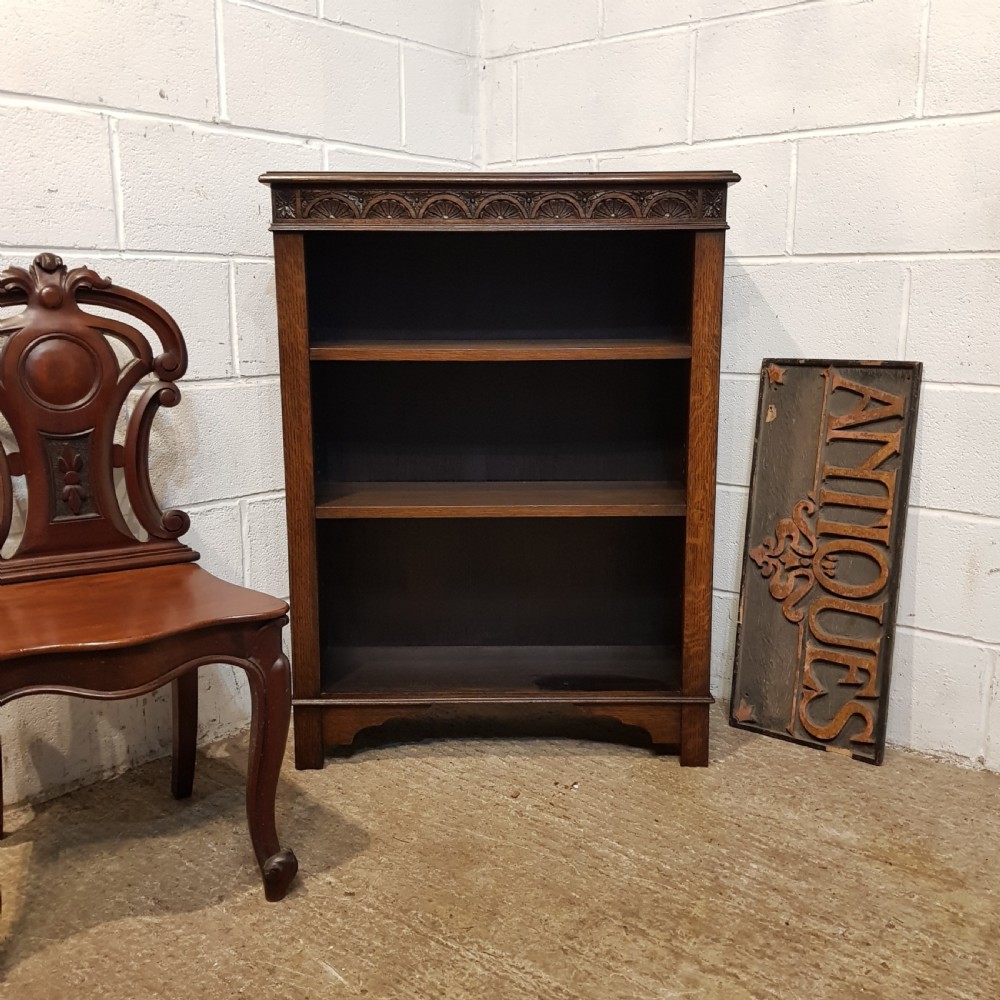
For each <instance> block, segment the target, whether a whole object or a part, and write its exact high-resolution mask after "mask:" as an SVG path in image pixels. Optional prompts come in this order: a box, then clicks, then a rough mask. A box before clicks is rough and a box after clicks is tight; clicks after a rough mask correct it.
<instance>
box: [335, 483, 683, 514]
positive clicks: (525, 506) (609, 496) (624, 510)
mask: <svg viewBox="0 0 1000 1000" xmlns="http://www.w3.org/2000/svg"><path fill="white" fill-rule="evenodd" d="M316 494H317V495H316V517H318V518H354V517H683V516H684V513H685V503H684V487H683V485H681V484H671V483H647V482H636V481H628V480H626V481H624V482H612V481H607V480H600V481H598V482H541V481H537V480H536V481H529V482H485V483H475V482H443V483H441V482H439V483H426V482H415V483H414V482H408V483H386V482H381V483H330V484H326V485H320V486H317V490H316Z"/></svg>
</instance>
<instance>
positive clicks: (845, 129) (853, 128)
mask: <svg viewBox="0 0 1000 1000" xmlns="http://www.w3.org/2000/svg"><path fill="white" fill-rule="evenodd" d="M991 121H1000V111H967V112H964V113H961V114H944V115H927V116H925V117H923V118H912V117H910V118H891V119H886V120H884V121H878V122H858V123H854V124H849V125H822V126H819V127H817V128H811V129H794V130H790V131H784V132H755V133H752V134H750V135H741V136H731V137H726V138H713V139H695V141H694V142H693V143H692V144H690V145H689V144H688V143H687V142H672V143H665V144H664V143H658V144H655V145H648V146H646V145H638V146H620V147H616V148H613V149H579V150H574V151H573V152H571V153H553V154H551V155H546V156H525V157H520V158H518V159H517V161H516V162H517V163H518V164H519V165H521V166H531V165H535V164H537V165H539V166H542V165H544V164H546V163H558V162H559V160H566V159H573V158H575V157H582V156H597V157H598V158H599V159H601V160H603V159H605V158H619V157H622V156H625V155H627V154H629V153H642V154H644V155H645V154H649V153H671V152H677V151H680V150H691V149H729V148H735V147H739V146H757V145H767V144H772V143H781V142H791V141H793V140H799V139H824V138H837V137H840V136H855V135H879V134H882V133H892V132H908V131H912V130H916V129H922V128H927V129H930V128H935V127H938V128H946V127H949V126H962V125H975V124H978V123H988V122H991ZM616 169H617V168H616Z"/></svg>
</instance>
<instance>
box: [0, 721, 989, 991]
mask: <svg viewBox="0 0 1000 1000" xmlns="http://www.w3.org/2000/svg"><path fill="white" fill-rule="evenodd" d="M716 722H717V723H718V725H717V726H716V728H715V731H714V733H713V753H712V757H713V761H712V765H711V766H710V767H709V768H708V770H686V769H685V770H682V769H681V768H680V767H678V765H677V761H676V759H675V758H670V757H667V758H657V757H654V756H651V755H650V754H649V752H648V751H646V750H644V749H642V748H639V747H632V746H621V745H614V744H610V743H594V742H585V741H578V740H552V739H517V740H501V739H488V740H471V739H458V740H446V741H435V742H423V743H411V744H409V745H405V744H404V745H396V746H389V747H383V748H381V749H368V750H365V751H363V752H361V753H357V754H355V756H354V757H352V758H349V759H340V760H331V761H329V762H328V763H327V766H326V768H325V769H324V770H322V771H307V772H295V771H294V770H292V769H291V768H290V767H286V771H285V774H284V776H283V779H282V783H281V786H280V789H279V826H280V829H281V831H282V834H283V837H284V839H285V841H286V842H287V843H288V844H289V845H290V846H292V847H293V848H294V849H295V850H296V851H297V853H298V856H299V860H300V863H301V869H302V870H301V873H300V876H299V880H298V882H297V883H296V884H294V886H293V890H292V892H291V893H290V895H289V896H288V898H287V899H286V900H285V901H284V902H283V903H277V904H267V903H265V901H264V897H263V893H262V892H261V889H260V885H259V882H258V879H257V873H256V870H255V869H254V868H253V867H252V865H251V854H250V845H249V840H248V838H247V836H246V830H245V826H244V820H243V811H242V810H243V800H242V794H243V777H242V774H243V764H244V756H245V749H244V743H243V741H241V740H235V741H231V742H229V743H225V744H220V745H217V746H215V747H213V748H211V750H210V752H209V754H208V756H207V757H203V758H200V759H199V775H198V778H197V780H196V785H195V796H194V798H193V800H191V801H190V802H188V803H176V802H174V801H173V800H172V799H171V798H170V796H169V792H168V786H169V780H168V774H169V768H168V764H167V762H166V761H159V762H156V763H154V764H150V765H147V766H145V767H142V768H139V769H138V770H135V771H132V772H130V773H129V774H127V775H125V776H124V777H122V778H119V779H118V780H115V781H110V782H106V783H103V784H100V785H96V786H92V787H90V788H86V789H83V790H81V791H78V792H75V793H73V794H71V795H66V796H64V797H62V798H60V799H56V800H54V801H52V802H49V803H46V804H44V805H40V806H36V807H34V808H25V809H21V810H8V814H7V822H8V828H9V829H10V830H11V831H12V835H11V836H10V837H8V838H7V839H6V840H4V841H3V842H2V843H0V884H2V891H3V910H2V915H0V931H2V935H3V951H2V957H0V968H2V973H0V996H4V997H7V996H9V997H16V998H18V1000H22V998H23V1000H30V998H35V997H38V998H44V1000H51V998H62V997H66V998H69V997H73V998H89V997H100V998H102V1000H119V998H128V1000H141V998H146V997H165V998H173V997H176V998H178V1000H181V998H183V1000H202V998H205V1000H208V998H223V997H224V998H230V997H238V996H247V997H259V998H267V1000H271V998H285V997H296V998H298V997H303V998H326V997H333V998H338V997H368V998H371V1000H397V998H399V1000H402V998H407V1000H416V998H420V1000H452V998H456V1000H457V998H463V1000H464V998H469V1000H480V998H483V1000H508V998H509V1000H514V998H538V1000H647V998H648V1000H665V998H669V997H684V998H698V997H704V998H721V1000H742V998H751V997H752V998H755V1000H763V998H780V1000H806V998H810V1000H814V998H818V1000H821V998H834V997H836V998H846V997H884V998H893V1000H895V998H899V1000H912V998H917V997H928V998H934V1000H939V998H951V997H955V998H957V997H962V998H972V997H976V998H979V997H982V998H989V1000H996V998H997V997H998V996H1000V962H998V955H1000V850H998V834H1000V775H996V774H988V773H981V772H973V771H966V770H961V769H958V768H955V767H952V766H950V765H947V764H944V763H939V762H934V761H929V760H926V759H922V758H920V757H917V756H914V755H910V754H904V753H899V752H896V753H892V752H890V753H889V754H888V757H887V762H886V764H885V766H884V767H882V768H881V769H878V768H873V767H868V766H866V765H864V764H859V763H856V762H853V761H850V760H845V759H842V758H840V757H837V756H833V755H828V754H826V755H825V754H821V753H816V752H814V751H810V750H806V749H803V748H799V747H793V746H789V745H787V744H783V743H779V742H776V741H773V740H767V739H762V738H759V737H754V736H751V735H749V734H746V733H740V732H736V731H734V730H730V729H728V728H726V727H725V726H724V725H723V724H722V722H721V719H717V720H716Z"/></svg>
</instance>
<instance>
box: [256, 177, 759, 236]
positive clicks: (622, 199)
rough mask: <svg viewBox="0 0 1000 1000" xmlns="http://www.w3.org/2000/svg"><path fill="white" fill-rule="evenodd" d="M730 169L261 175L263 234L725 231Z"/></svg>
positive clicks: (732, 180)
mask: <svg viewBox="0 0 1000 1000" xmlns="http://www.w3.org/2000/svg"><path fill="white" fill-rule="evenodd" d="M739 179H740V178H739V175H738V174H735V173H732V172H730V171H704V172H695V173H690V172H687V173H678V172H670V173H626V174H606V173H570V174H553V173H546V174H526V173H503V174H501V173H445V174H430V173H409V174H389V173H363V174H358V173H267V174H263V175H262V176H261V178H260V180H261V183H263V184H267V185H269V186H270V188H271V208H272V223H271V229H272V231H281V230H315V229H350V228H352V227H364V228H366V229H374V228H394V229H395V228H401V227H404V228H407V227H413V228H427V227H431V228H436V229H466V228H488V229H519V228H525V227H530V228H533V229H535V228H539V227H542V226H552V227H554V228H581V227H582V228H598V227H599V228H608V227H620V228H633V227H641V228H650V229H690V230H696V229H727V228H728V226H727V225H726V189H727V186H728V185H729V184H734V183H736V182H737V181H739Z"/></svg>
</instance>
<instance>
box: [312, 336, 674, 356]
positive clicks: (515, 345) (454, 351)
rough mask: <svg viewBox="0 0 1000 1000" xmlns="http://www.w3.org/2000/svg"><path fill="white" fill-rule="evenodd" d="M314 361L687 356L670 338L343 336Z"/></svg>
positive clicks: (320, 346)
mask: <svg viewBox="0 0 1000 1000" xmlns="http://www.w3.org/2000/svg"><path fill="white" fill-rule="evenodd" d="M309 357H310V359H311V360H313V361H644V360H666V359H671V358H682V359H683V358H690V357H691V345H690V344H689V343H684V342H682V341H679V340H670V339H662V338H661V339H652V338H650V339H630V340H625V339H611V340H588V339H580V340H343V341H326V342H323V343H314V344H313V345H312V346H311V347H310V348H309Z"/></svg>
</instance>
